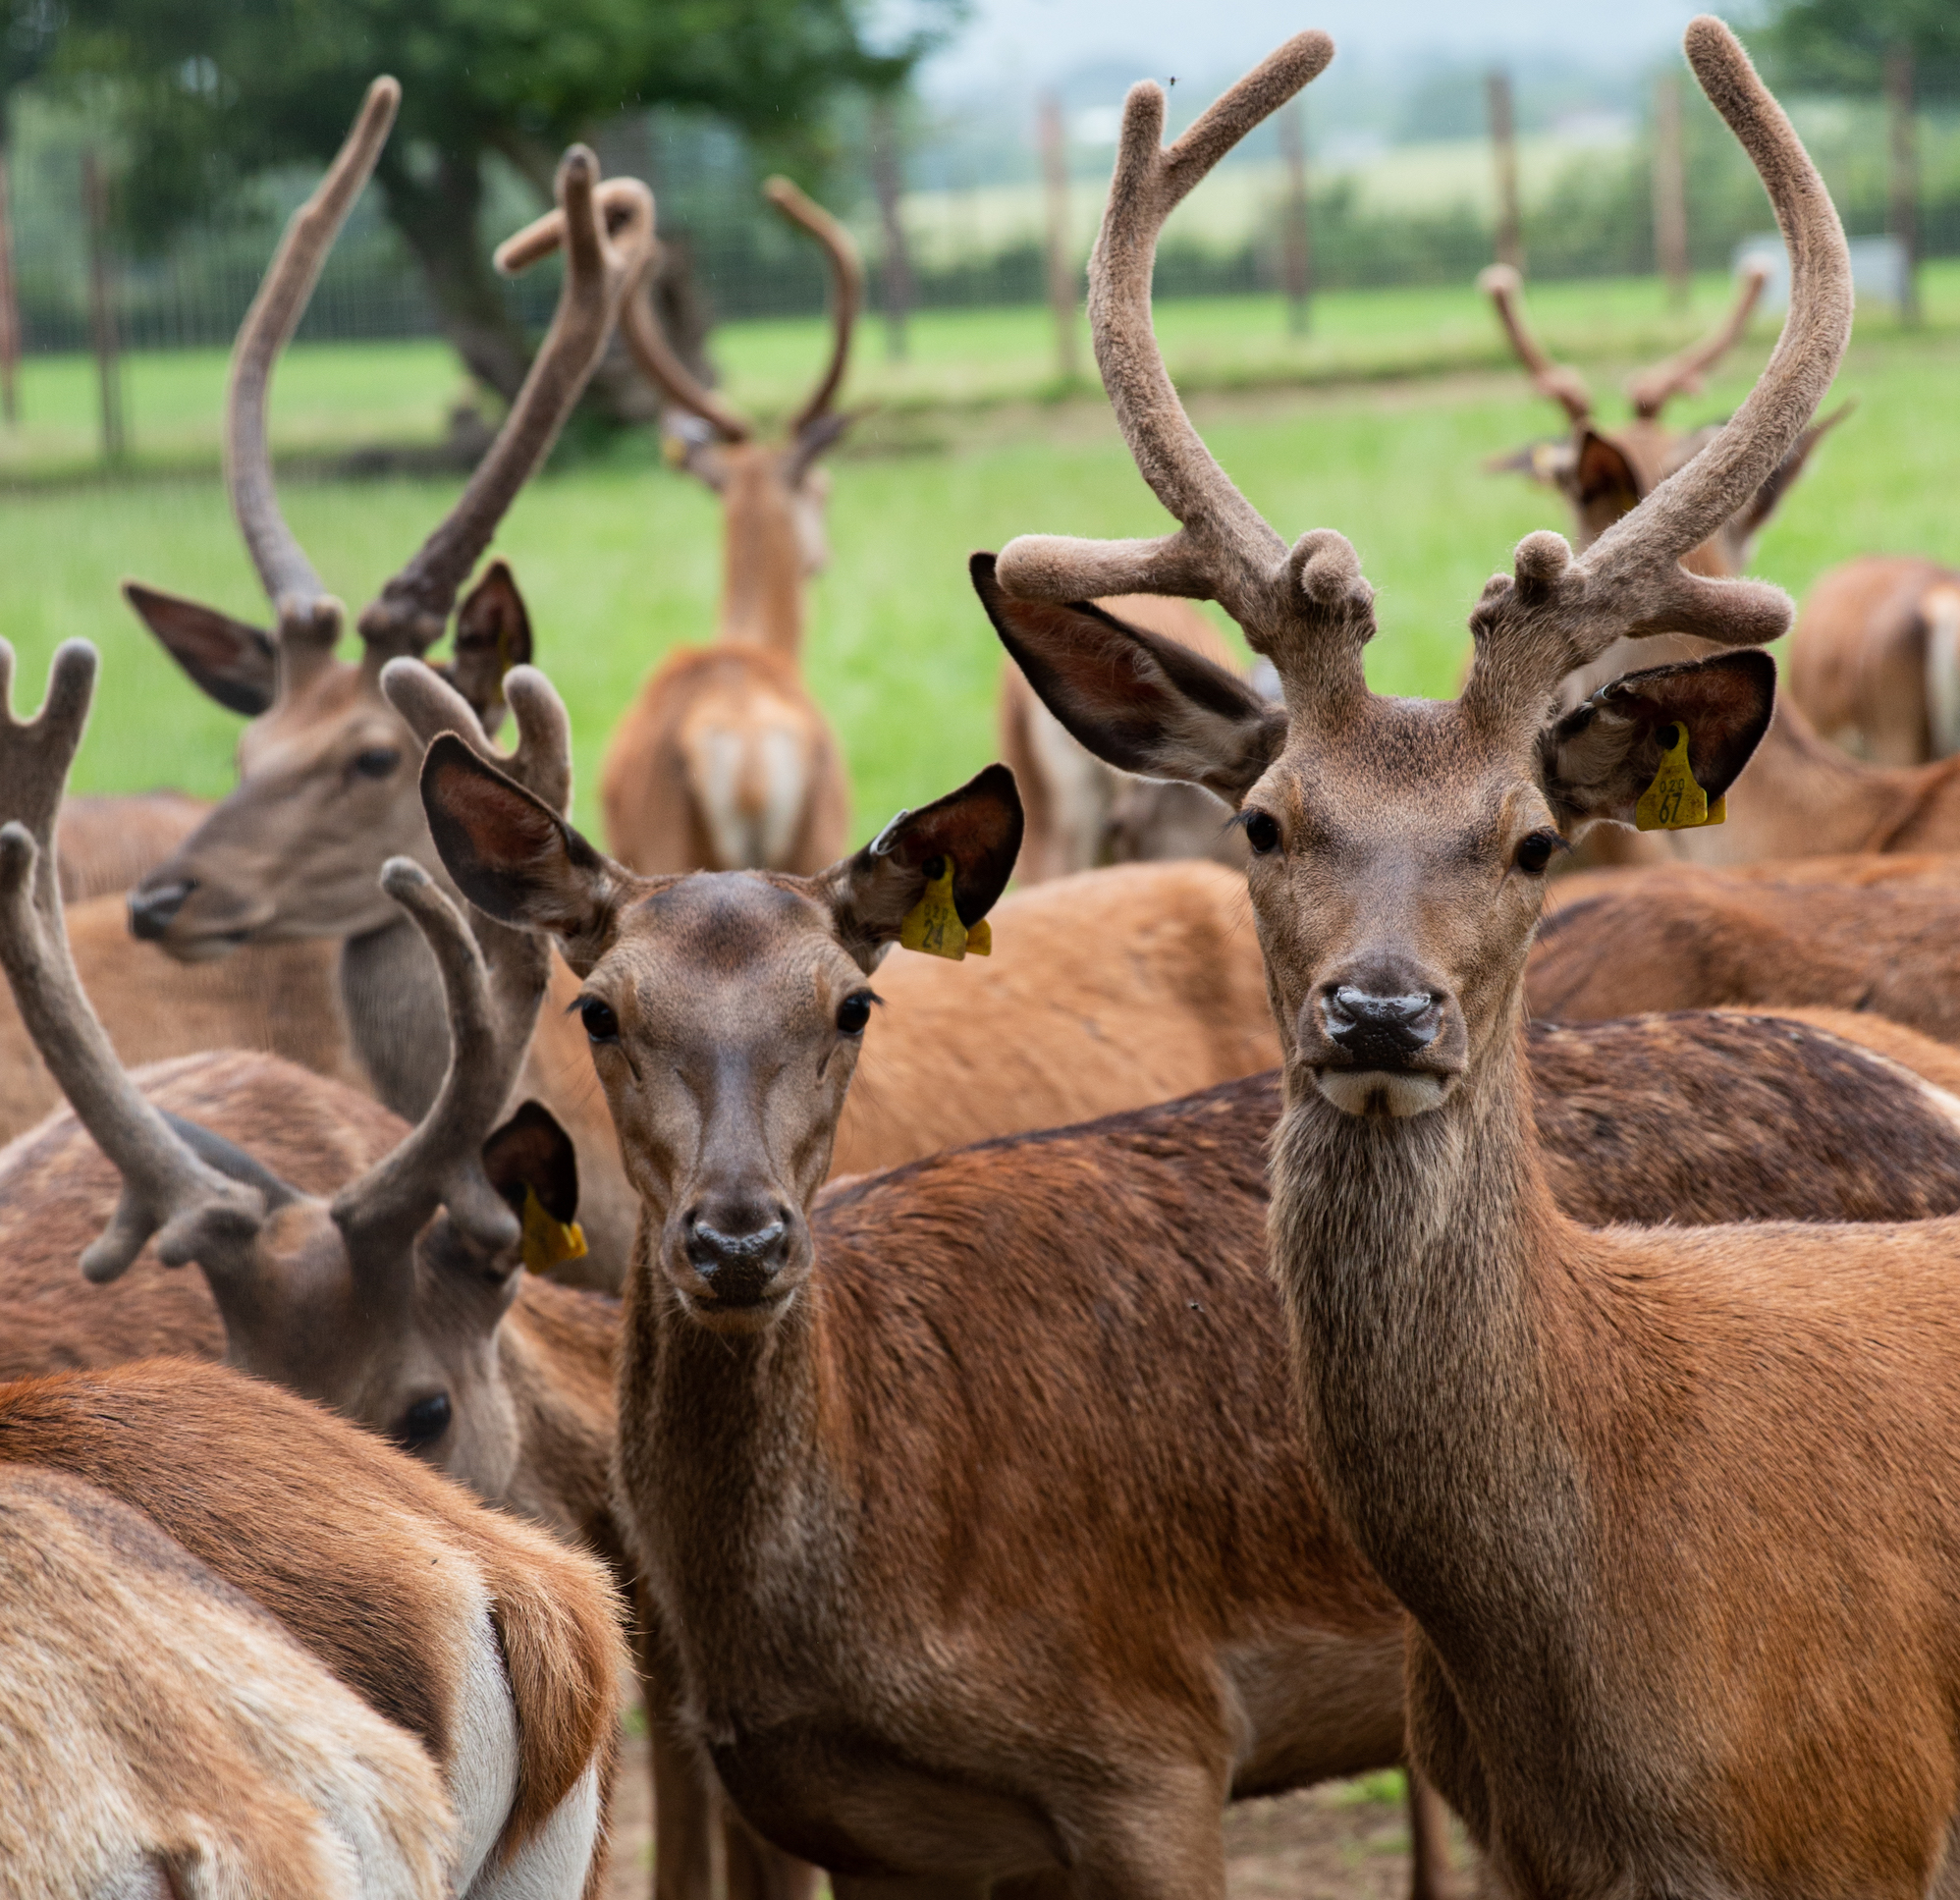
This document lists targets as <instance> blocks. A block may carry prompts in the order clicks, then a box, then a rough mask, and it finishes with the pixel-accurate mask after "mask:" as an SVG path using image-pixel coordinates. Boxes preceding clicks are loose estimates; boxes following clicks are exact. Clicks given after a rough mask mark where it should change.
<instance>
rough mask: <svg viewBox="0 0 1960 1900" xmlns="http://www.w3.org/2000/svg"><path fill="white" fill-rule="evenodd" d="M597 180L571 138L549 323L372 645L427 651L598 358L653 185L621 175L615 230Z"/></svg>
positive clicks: (592, 162) (367, 618) (371, 632)
mask: <svg viewBox="0 0 1960 1900" xmlns="http://www.w3.org/2000/svg"><path fill="white" fill-rule="evenodd" d="M598 183H599V161H598V160H597V159H596V158H594V157H593V155H592V153H591V152H590V150H588V149H587V148H586V147H585V146H583V145H574V146H572V149H571V150H570V151H568V152H567V153H566V155H565V157H564V160H563V161H562V162H561V163H560V165H559V168H558V202H559V209H560V212H561V213H562V214H563V219H564V225H563V229H564V230H565V231H567V232H569V233H570V240H569V242H568V243H567V245H566V252H567V255H566V270H565V287H564V290H563V291H562V292H561V293H560V296H559V299H558V309H557V311H556V312H555V314H554V315H553V317H552V320H551V328H550V329H549V330H548V331H547V332H546V333H545V339H544V342H543V343H542V344H541V345H540V346H539V349H538V353H537V355H536V357H535V359H534V360H533V361H532V363H531V368H530V374H529V375H527V376H526V377H525V378H524V386H523V388H522V389H520V390H519V391H518V392H517V401H516V402H515V403H513V404H512V405H511V412H510V414H509V415H507V416H506V417H505V418H504V426H503V427H502V428H501V429H500V430H498V432H497V439H496V441H495V442H493V443H492V444H491V445H490V449H489V452H488V454H486V455H485V456H484V458H483V460H482V461H480V462H479V463H478V464H477V467H476V472H475V473H474V474H472V475H471V476H470V478H469V482H468V485H467V486H466V487H465V488H464V489H463V494H462V496H461V497H460V498H459V500H458V501H457V504H456V506H455V507H454V508H453V509H451V510H450V512H449V514H448V515H447V516H445V517H444V519H443V520H442V521H441V522H440V523H439V524H438V525H437V527H436V529H435V531H434V532H433V533H432V534H431V535H430V536H429V538H428V539H427V540H426V541H424V542H423V543H422V545H421V547H420V549H419V550H418V551H417V552H416V554H415V555H414V557H413V558H412V559H411V560H410V561H408V564H407V565H406V566H405V567H403V568H402V570H400V571H399V572H398V573H397V574H396V575H395V577H394V578H393V579H392V580H390V581H389V582H388V584H387V586H385V587H384V588H383V589H382V590H381V594H380V597H379V598H378V599H376V600H375V601H373V602H372V603H370V604H369V606H368V607H367V609H366V610H365V611H364V612H363V613H362V615H361V617H360V632H361V637H362V638H363V639H364V640H366V641H367V643H368V649H369V651H370V653H375V654H379V655H383V656H386V655H390V654H394V653H401V652H410V653H420V652H422V651H423V650H424V649H426V648H427V647H429V646H430V645H432V644H433V643H434V642H435V641H436V640H437V639H439V638H440V637H441V635H442V631H443V628H444V626H445V625H446V624H448V621H449V613H450V609H451V608H452V607H453V606H454V605H455V604H456V594H457V589H458V588H459V587H461V586H462V585H463V580H464V579H465V578H466V577H467V575H468V573H469V570H471V569H472V568H473V567H474V566H475V565H476V560H477V557H478V556H479V555H480V554H482V552H483V550H484V549H485V548H486V547H488V546H489V544H490V537H491V535H493V534H494V533H495V532H496V530H497V523H498V522H499V521H500V520H502V519H503V516H504V512H505V510H507V509H508V508H509V507H510V506H511V503H512V502H513V501H514V500H515V499H516V498H517V491H518V490H519V489H520V488H522V487H523V485H524V483H525V482H526V481H528V480H529V479H530V477H531V475H532V473H533V472H534V471H535V470H536V468H537V466H538V464H539V463H540V462H541V461H543V460H544V458H545V456H546V455H547V454H548V453H549V452H550V449H551V445H552V444H553V443H554V442H555V441H557V439H558V432H559V430H560V429H561V428H562V427H563V426H564V423H565V418H566V417H567V416H568V415H569V414H570V413H571V412H572V404H574V403H575V402H576V401H577V400H578V396H579V393H580V392H581V391H582V390H583V389H584V387H585V384H586V381H587V379H588V378H589V377H590V376H591V374H592V371H593V369H594V368H596V367H597V365H598V361H599V355H600V353H601V352H602V351H603V350H604V349H605V347H606V338H607V337H608V335H609V334H610V333H611V331H612V328H613V324H614V322H615V320H616V319H617V317H618V315H619V308H620V301H621V299H622V298H623V297H624V296H625V294H626V288H627V286H628V285H630V284H631V283H632V281H633V279H634V278H635V276H636V275H637V274H638V272H639V271H640V269H641V268H642V266H643V264H644V261H645V258H646V255H647V252H648V251H649V250H650V249H651V247H652V244H653V193H652V192H651V191H649V190H647V189H646V187H645V186H643V185H640V184H638V183H637V181H635V180H631V179H621V180H619V181H617V184H618V186H619V187H620V190H617V191H616V192H615V193H614V194H613V196H612V198H611V199H610V200H609V203H608V210H609V214H610V216H611V217H612V218H613V219H615V220H617V222H616V224H615V227H614V229H613V230H612V231H608V230H607V229H606V228H605V225H604V223H603V222H602V220H601V216H600V202H599V194H598ZM531 254H542V253H540V252H536V251H533V252H532V253H531Z"/></svg>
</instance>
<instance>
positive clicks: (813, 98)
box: [57, 0, 958, 400]
mask: <svg viewBox="0 0 1960 1900" xmlns="http://www.w3.org/2000/svg"><path fill="white" fill-rule="evenodd" d="M863 3H864V0H68V7H67V23H66V27H65V30H64V32H63V35H62V41H61V46H60V50H59V54H58V62H57V66H58V71H59V72H60V73H61V74H62V75H63V76H65V77H66V78H67V79H68V80H69V81H70V82H72V83H77V84H82V85H84V86H93V87H94V88H96V90H97V91H98V93H99V94H100V95H101V96H103V97H106V98H107V99H108V100H110V101H111V102H112V107H113V110H114V113H115V116H116V118H117V119H118V121H119V122H120V126H121V130H122V132H123V136H124V137H125V138H126V140H127V141H128V144H129V147H130V154H131V161H132V162H131V163H130V166H129V168H128V172H127V175H126V179H125V182H124V188H123V190H124V211H125V215H126V217H127V218H129V219H130V220H131V221H132V223H134V224H136V226H138V227H139V228H140V229H141V230H143V231H144V232H146V233H147V234H149V235H151V236H152V237H154V236H156V235H158V234H160V233H162V232H165V231H167V230H169V229H170V228H171V227H172V226H173V225H174V224H177V223H180V222H182V221H183V220H184V219H186V218H187V217H189V216H191V215H193V214H196V213H199V212H203V211H206V210H208V209H209V208H210V207H211V206H212V205H213V204H215V203H217V202H220V201H222V200H223V199H225V198H226V197H227V196H229V195H230V194H232V193H233V192H235V191H236V190H237V189H238V188H239V187H240V186H241V185H242V184H243V183H244V182H245V181H246V180H248V179H249V178H250V177H252V176H253V175H254V174H256V173H259V172H262V171H264V170H267V169H269V168H272V167H276V166H280V165H287V164H293V163H296V162H306V161H311V162H315V163H323V162H324V161H325V160H326V159H328V158H330V157H331V156H332V154H333V152H334V151H335V149H336V148H337V147H338V145H339V143H340V140H341V137H342V136H343V135H344V134H345V132H346V130H347V127H348V124H349V122H350V120H351V119H352V118H353V115H354V108H355V106H356V105H357V103H358V101H359V99H360V96H361V92H362V90H363V88H364V87H365V86H366V84H367V82H368V81H369V80H371V79H372V78H373V77H374V75H375V74H377V73H384V72H385V73H393V74H394V75H395V76H396V77H397V78H398V79H399V80H400V81H402V88H403V99H402V112H401V118H400V121H399V123H398V126H397V129H396V132H395V135H394V136H393V138H391V139H390V141H389V145H388V149H387V151H386V152H385V153H384V154H383V157H382V160H381V164H380V166H379V168H378V170H377V173H376V177H377V179H378V181H379V183H380V186H381V190H382V193H383V199H384V203H385V207H386V210H387V215H388V217H389V219H390V221H391V222H392V223H393V224H394V226H395V227H396V229H397V230H398V231H399V232H400V233H401V235H402V237H403V239H404V240H405V242H406V243H407V244H408V248H409V250H410V251H411V252H412V254H413V255H414V257H415V259H416V261H417V262H418V264H419V265H420V267H421V269H422V272H423V275H424V277H425V279H426V281H427V284H428V288H429V293H430V296H431V298H432V299H433V301H434V303H435V305H436V308H437V311H438V312H439V314H440V318H441V321H442V323H443V326H444V329H445V331H446V332H447V334H448V335H449V337H450V339H451V340H452V341H453V342H454V343H455V345H456V347H457V349H458V350H459V351H460V352H461V353H462V355H463V360H464V362H465V363H467V365H468V366H469V368H470V370H471V371H472V372H473V373H474V374H475V375H476V376H477V377H479V378H480V379H481V380H482V381H483V382H484V383H486V384H488V385H489V386H490V387H491V388H493V389H495V390H497V391H498V392H499V393H500V394H502V395H503V396H504V397H505V398H506V399H507V400H508V399H509V398H510V397H511V396H513V395H515V393H516V391H517V387H518V385H519V384H520V383H521V382H522V380H523V376H524V371H525V368H526V366H527V365H528V362H529V356H530V351H529V345H528V343H527V341H526V339H525V338H524V336H523V335H522V334H521V331H520V330H519V328H518V326H517V324H516V323H515V322H514V321H513V319H512V318H511V316H510V314H509V313H508V311H507V309H506V306H505V303H504V299H503V295H502V292H501V290H500V288H499V286H498V283H497V280H496V277H495V274H494V272H493V271H492V270H491V269H490V266H489V262H488V251H489V245H488V244H487V242H486V240H485V237H484V234H483V233H482V232H481V231H479V230H478V228H477V226H478V218H477V214H478V211H479V209H480V207H481V204H482V200H483V192H484V178H483V163H484V160H485V158H486V157H487V156H488V155H489V154H491V153H493V152H495V153H500V154H502V155H503V156H504V157H505V158H507V159H508V160H510V161H511V162H512V163H514V164H515V165H516V166H517V168H518V169H519V171H520V172H522V173H523V174H524V175H526V176H527V177H529V178H531V179H532V180H534V181H538V182H540V183H544V182H547V181H548V180H549V178H550V175H551V167H552V165H553V163H554V161H555V158H556V155H557V150H558V148H560V147H562V146H563V145H565V144H567V143H569V142H571V141H572V139H574V138H577V137H579V136H584V135H585V134H587V133H589V132H590V130H591V129H592V128H593V127H594V126H595V125H596V124H598V123H600V122H601V121H603V120H605V119H606V118H609V117H611V116H612V115H614V114H616V113H619V112H622V111H629V110H633V109H636V108H639V107H642V106H650V105H656V104H679V105H688V106H697V107H705V108H707V109H709V110H711V111H713V112H716V113H719V114H721V115H723V116H725V117H726V118H728V119H729V120H731V121H732V122H733V123H734V124H735V126H737V127H738V128H740V129H741V130H742V131H743V132H745V133H747V134H748V135H750V136H752V137H755V138H756V139H757V140H758V142H761V143H764V144H766V145H770V146H773V147H775V148H777V149H778V150H779V151H780V150H782V149H784V148H788V149H789V150H790V151H791V152H793V151H794V149H795V147H796V145H797V144H798V141H799V139H801V138H803V137H804V136H805V135H806V134H807V131H808V129H809V128H811V127H812V126H813V125H814V124H815V123H816V122H817V121H819V120H820V119H821V117H822V115H823V113H824V111H825V109H826V107H827V106H828V104H829V102H830V100H831V98H832V97H833V95H834V94H836V93H837V91H838V90H839V89H840V88H843V87H847V86H862V85H871V86H883V85H889V84H891V83H893V82H894V81H895V79H898V78H902V76H903V75H904V74H906V73H908V72H909V70H910V68H911V66H912V65H913V64H914V62H915V61H916V60H917V58H918V57H919V55H920V53H921V52H922V51H923V50H924V48H925V47H926V45H927V44H929V43H930V39H929V34H928V31H925V30H922V31H920V32H917V33H914V34H913V35H911V36H910V37H909V38H908V39H906V40H905V41H904V42H902V43H900V44H898V46H896V47H893V48H887V49H883V50H880V49H879V48H877V47H875V46H874V45H873V44H872V43H871V42H870V40H869V37H868V33H867V30H866V28H865V26H864V23H863V20H862V19H861V16H860V11H859V10H860V6H861V5H862V4H863ZM927 4H928V5H929V6H931V7H935V8H936V9H937V10H938V17H939V18H940V19H942V20H947V19H951V18H952V17H953V10H954V9H955V8H956V6H957V4H958V0H927ZM928 18H929V19H930V17H928Z"/></svg>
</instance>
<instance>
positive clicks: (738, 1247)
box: [687, 1209, 789, 1306]
mask: <svg viewBox="0 0 1960 1900" xmlns="http://www.w3.org/2000/svg"><path fill="white" fill-rule="evenodd" d="M713 1212H714V1216H715V1219H714V1221H709V1220H707V1219H706V1218H704V1215H703V1212H702V1211H701V1210H700V1209H696V1210H694V1211H693V1212H692V1213H690V1214H689V1215H688V1216H687V1259H688V1263H689V1264H690V1265H691V1266H692V1267H693V1269H694V1271H695V1272H696V1273H697V1274H699V1275H700V1276H701V1277H702V1278H703V1279H704V1280H706V1281H707V1282H708V1286H709V1288H710V1289H711V1290H712V1292H713V1293H714V1296H715V1298H716V1299H717V1300H718V1301H720V1302H721V1304H723V1305H724V1306H754V1305H755V1304H756V1303H757V1302H758V1301H760V1300H762V1299H763V1298H765V1297H766V1296H767V1294H768V1292H769V1283H770V1281H771V1280H773V1279H774V1278H775V1277H776V1276H777V1275H778V1274H779V1273H780V1272H781V1271H782V1269H783V1267H784V1264H785V1262H786V1261H787V1260H788V1258H789V1222H788V1221H785V1220H784V1219H783V1218H782V1216H781V1213H780V1211H779V1210H775V1209H770V1210H766V1211H765V1210H761V1209H757V1210H753V1211H751V1210H745V1209H728V1210H723V1209H716V1210H714V1211H713Z"/></svg>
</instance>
